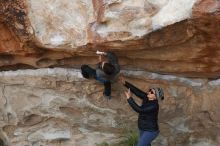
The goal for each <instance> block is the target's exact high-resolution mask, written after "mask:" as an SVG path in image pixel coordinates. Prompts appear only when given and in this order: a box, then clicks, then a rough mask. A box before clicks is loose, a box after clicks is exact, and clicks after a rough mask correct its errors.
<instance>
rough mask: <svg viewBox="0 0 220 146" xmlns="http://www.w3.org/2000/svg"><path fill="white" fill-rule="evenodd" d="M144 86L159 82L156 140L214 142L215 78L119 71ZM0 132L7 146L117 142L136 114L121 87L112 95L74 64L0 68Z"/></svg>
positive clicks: (164, 143) (193, 145)
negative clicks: (72, 66)
mask: <svg viewBox="0 0 220 146" xmlns="http://www.w3.org/2000/svg"><path fill="white" fill-rule="evenodd" d="M122 73H123V74H124V75H125V77H126V80H128V81H130V82H132V83H134V84H135V85H136V86H138V87H140V88H141V89H143V90H147V89H148V88H149V87H150V86H161V87H162V88H163V89H164V91H165V97H166V98H165V100H164V101H163V102H161V103H160V114H159V115H160V116H159V123H160V130H161V133H160V135H159V137H158V138H157V139H156V140H155V141H154V145H157V146H168V145H169V146H173V145H184V146H185V145H189V146H197V145H200V146H205V145H209V146H218V145H219V144H220V141H219V131H220V127H219V123H220V118H219V117H220V115H219V112H218V111H219V104H220V100H219V98H218V95H219V84H220V82H219V80H213V81H208V80H204V79H203V80H202V79H188V78H180V77H176V76H170V75H159V74H154V73H148V72H143V71H123V72H122ZM0 81H1V82H0V101H1V102H0V110H1V112H0V114H1V116H0V117H1V120H0V123H1V124H0V125H1V131H0V138H1V139H3V140H4V142H5V144H7V145H11V146H15V145H16V146H24V145H26V146H40V145H42V146H55V145H60V146H95V143H101V142H103V141H106V142H108V143H110V144H113V143H118V142H120V141H121V140H123V138H124V137H123V136H125V135H126V133H124V132H123V131H125V129H136V128H137V125H136V124H137V121H136V120H137V114H136V113H135V112H133V111H132V109H131V108H130V107H129V105H128V104H127V101H126V99H125V96H124V94H123V91H124V90H125V88H123V87H122V85H120V84H119V83H118V82H117V83H115V84H113V98H112V100H110V101H106V100H105V99H104V98H103V97H102V90H103V87H102V86H101V85H100V84H99V83H97V82H95V81H92V80H85V79H83V78H82V77H81V74H80V72H79V70H75V69H62V68H55V69H38V70H18V71H7V72H1V73H0Z"/></svg>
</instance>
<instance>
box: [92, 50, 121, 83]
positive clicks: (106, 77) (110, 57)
mask: <svg viewBox="0 0 220 146" xmlns="http://www.w3.org/2000/svg"><path fill="white" fill-rule="evenodd" d="M106 57H107V60H108V61H107V62H108V63H110V64H112V65H113V66H114V68H115V69H114V73H113V74H111V75H107V74H105V73H104V71H103V70H102V69H101V68H100V65H101V63H98V64H97V66H96V76H97V77H98V78H99V79H100V80H105V81H106V80H107V81H110V82H114V81H115V80H116V77H117V74H118V73H119V72H120V66H119V64H118V58H117V56H116V55H115V54H114V53H112V52H107V55H106Z"/></svg>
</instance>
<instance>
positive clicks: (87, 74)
mask: <svg viewBox="0 0 220 146" xmlns="http://www.w3.org/2000/svg"><path fill="white" fill-rule="evenodd" d="M81 73H82V76H83V77H84V78H87V79H92V78H93V79H95V80H97V81H99V82H100V83H102V84H104V92H103V94H104V95H105V96H111V82H110V81H108V80H104V79H102V78H100V77H98V76H97V74H96V70H95V69H93V68H91V67H90V66H88V65H82V66H81Z"/></svg>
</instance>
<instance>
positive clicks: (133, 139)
mask: <svg viewBox="0 0 220 146" xmlns="http://www.w3.org/2000/svg"><path fill="white" fill-rule="evenodd" d="M137 143H138V132H137V131H134V130H129V131H127V132H126V134H125V140H124V141H122V142H120V143H118V144H114V146H136V145H137Z"/></svg>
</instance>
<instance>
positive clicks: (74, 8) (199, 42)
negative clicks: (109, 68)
mask: <svg viewBox="0 0 220 146" xmlns="http://www.w3.org/2000/svg"><path fill="white" fill-rule="evenodd" d="M0 6H1V8H2V9H1V10H0V18H1V20H0V22H1V24H0V28H1V29H0V32H1V36H2V37H1V38H2V39H1V42H0V44H1V45H0V46H1V48H0V51H1V52H2V53H1V54H2V55H1V56H0V57H1V60H0V67H1V70H12V69H14V70H15V69H18V68H42V67H54V66H59V67H61V66H65V67H78V66H79V65H80V64H82V62H84V61H85V62H86V63H88V62H89V63H90V64H94V63H95V62H96V60H95V51H96V50H97V49H100V50H105V51H106V50H111V51H114V52H116V53H117V54H118V55H119V56H120V63H121V65H123V67H124V68H134V69H137V68H139V69H141V70H147V71H152V72H157V73H162V74H176V75H181V76H188V77H203V78H207V77H208V78H217V77H219V73H220V68H219V65H218V64H219V57H218V54H219V43H218V40H219V36H220V35H219V34H220V32H219V30H220V29H219V26H220V25H219V24H220V16H219V9H220V2H219V1H217V0H198V1H196V0H179V1H175V0H163V1H155V0H154V1H153V0H148V1H145V0H140V1H134V0H127V1H123V0H108V1H104V0H93V1H90V0H89V1H86V0H77V1H67V0H63V1H55V2H54V1H51V0H47V1H42V0H39V1H34V0H28V1H23V0H16V1H7V2H5V1H4V0H2V1H0ZM85 58H86V60H85Z"/></svg>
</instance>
